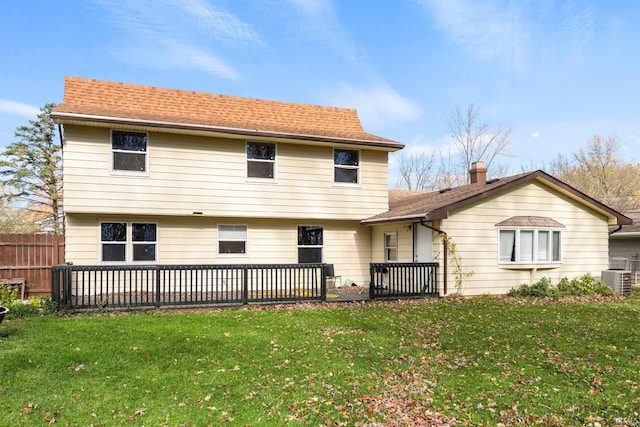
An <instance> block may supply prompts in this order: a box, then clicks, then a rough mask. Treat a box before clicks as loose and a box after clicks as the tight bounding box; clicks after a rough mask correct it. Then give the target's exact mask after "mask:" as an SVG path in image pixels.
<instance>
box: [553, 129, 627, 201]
mask: <svg viewBox="0 0 640 427" xmlns="http://www.w3.org/2000/svg"><path fill="white" fill-rule="evenodd" d="M620 151H621V146H620V143H619V141H618V137H617V136H616V135H615V134H612V135H609V136H607V137H602V136H600V135H597V134H596V135H594V136H593V137H592V138H591V139H590V140H588V141H587V145H586V147H585V148H581V149H580V150H579V151H577V152H575V153H573V154H572V155H570V156H569V157H567V156H564V155H562V154H559V155H558V157H557V158H556V159H555V160H554V161H553V163H552V164H551V170H550V171H551V173H552V174H553V175H554V176H556V177H557V178H558V179H560V180H562V181H564V182H566V183H567V184H569V185H571V186H572V187H575V188H576V189H578V190H580V191H582V192H583V193H585V194H588V195H589V196H591V197H593V198H595V199H597V200H600V201H601V202H603V203H605V204H607V205H609V206H611V207H612V208H614V209H617V210H620V211H625V210H631V209H638V208H640V165H638V164H634V163H627V162H624V161H623V160H622V156H621V154H620Z"/></svg>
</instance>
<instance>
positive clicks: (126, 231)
mask: <svg viewBox="0 0 640 427" xmlns="http://www.w3.org/2000/svg"><path fill="white" fill-rule="evenodd" d="M100 243H101V252H102V255H101V260H102V262H127V261H134V262H154V261H156V260H157V246H158V237H157V225H156V224H153V223H137V222H133V223H131V224H127V223H126V222H103V223H101V224H100ZM129 254H130V255H129Z"/></svg>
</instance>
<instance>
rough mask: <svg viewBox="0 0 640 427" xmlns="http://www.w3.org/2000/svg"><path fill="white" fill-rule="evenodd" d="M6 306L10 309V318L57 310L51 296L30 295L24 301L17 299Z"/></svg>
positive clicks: (42, 314)
mask: <svg viewBox="0 0 640 427" xmlns="http://www.w3.org/2000/svg"><path fill="white" fill-rule="evenodd" d="M5 306H6V307H7V308H8V309H9V314H8V315H7V318H8V319H19V318H23V317H35V316H44V315H48V314H51V313H54V312H55V305H54V304H53V301H51V298H44V297H37V296H32V297H29V299H28V300H27V301H24V302H23V301H21V300H18V299H16V300H13V301H12V302H11V303H9V304H5Z"/></svg>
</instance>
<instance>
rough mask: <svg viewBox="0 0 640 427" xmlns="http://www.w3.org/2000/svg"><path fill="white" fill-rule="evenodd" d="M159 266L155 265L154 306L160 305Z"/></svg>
mask: <svg viewBox="0 0 640 427" xmlns="http://www.w3.org/2000/svg"><path fill="white" fill-rule="evenodd" d="M160 290H161V287H160V267H158V266H157V265H156V295H155V301H156V307H160Z"/></svg>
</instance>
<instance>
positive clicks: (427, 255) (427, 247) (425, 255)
mask: <svg viewBox="0 0 640 427" xmlns="http://www.w3.org/2000/svg"><path fill="white" fill-rule="evenodd" d="M432 239H433V237H432V232H431V229H430V228H427V227H424V226H422V225H420V224H419V223H417V222H416V223H414V224H413V261H414V262H431V261H433V254H432V253H431V249H432V244H433V241H432Z"/></svg>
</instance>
